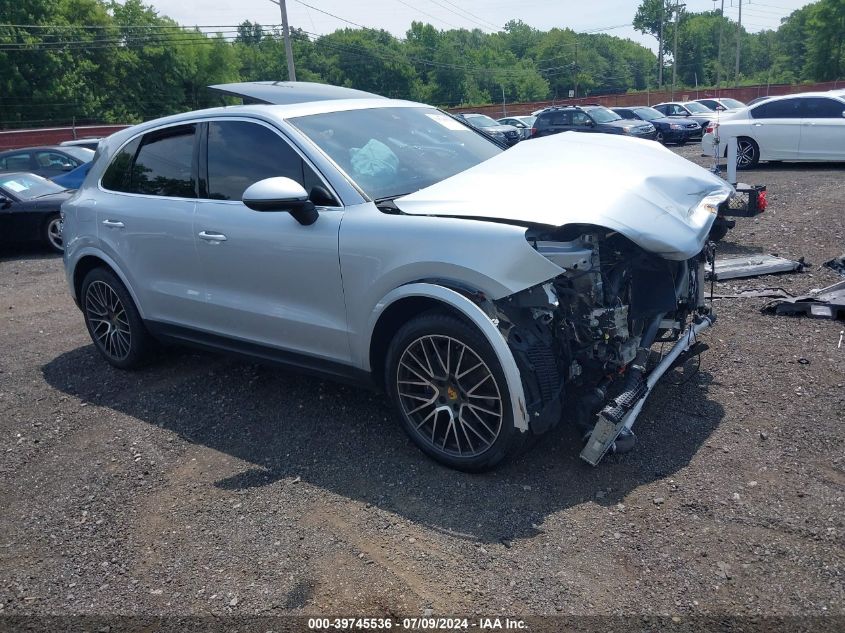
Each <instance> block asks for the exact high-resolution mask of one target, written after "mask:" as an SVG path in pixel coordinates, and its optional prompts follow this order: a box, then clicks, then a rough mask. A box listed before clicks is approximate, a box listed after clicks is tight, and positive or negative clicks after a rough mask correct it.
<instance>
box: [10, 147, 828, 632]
mask: <svg viewBox="0 0 845 633" xmlns="http://www.w3.org/2000/svg"><path fill="white" fill-rule="evenodd" d="M679 151H680V153H682V154H683V155H684V156H686V157H688V158H690V159H693V160H697V161H699V162H702V163H703V161H702V159H700V158H698V157H697V154H698V146H697V144H694V145H690V146H688V147H685V148H683V149H681V150H679ZM743 177H744V179H747V180H748V181H750V182H753V183H764V184H767V185H768V187H769V201H770V208H769V210H768V211H767V212H766V213H765V214H763V215H762V216H761V217H760V218H758V219H753V220H752V219H739V220H738V222H737V224H738V226H737V228H736V229H735V230H734V231H732V232H731V233H730V234H729V235H728V237H727V238H726V240H725V241H724V243H723V244H722V246H721V250H720V252H721V253H722V254H731V253H734V254H741V253H753V252H771V253H779V254H781V255H783V256H786V257H790V258H798V257H800V256H803V257H805V258H806V259H807V261H808V262H811V263H812V264H813V266H812V267H811V268H810V269H809V270H808V271H807V272H804V273H802V274H791V275H781V276H777V277H775V276H770V277H764V278H758V279H749V280H735V281H732V282H726V283H722V284H717V287H716V292H717V293H719V292H721V293H730V292H731V291H732V290H734V289H739V288H762V287H767V286H779V287H783V288H785V289H787V290H789V291H792V292H795V293H799V292H804V291H806V290H809V289H810V288H817V287H822V286H825V285H828V284H830V283H833V282H835V281H837V280H838V279H839V278H838V277H837V276H836V275H835V274H834V273H832V272H831V271H829V270H827V269H823V268H820V267H819V264H821V263H822V262H824V261H826V260H828V259H830V258H832V257H835V256H838V255H841V254H842V252H843V250H845V220H843V217H845V216H843V200H845V168H843V167H841V166H833V165H830V166H828V165H822V166H818V165H816V166H814V165H770V166H764V167H763V168H761V169H758V170H756V171H753V172H749V173H746V174H743ZM764 302H765V300H762V299H723V300H717V302H716V303H717V311H718V314H719V322H718V323H717V327H716V328H715V329H713V330H712V331H710V332H709V333H707V334H706V336H705V339H706V342H707V343H708V344H709V345H710V346H711V349H710V350H709V351H708V352H707V353H706V354H705V356H704V360H703V362H702V367H701V372H700V374H699V375H698V376H696V377H694V378H693V379H692V380H691V381H689V382H687V383H686V384H682V385H680V386H678V385H671V384H666V383H664V384H663V385H662V386H660V387H659V388H658V389H657V391H656V393H655V394H654V396H653V397H652V399H651V400H650V401H649V403H648V404H647V405H646V407H645V409H644V412H643V415H642V417H641V418H640V421H639V422H638V424H637V427H635V428H636V431H637V433H638V436H639V439H640V442H639V444H638V446H637V449H636V450H635V451H634V452H633V453H630V454H628V455H624V456H612V457H609V458H607V459H605V460H604V462H603V463H602V464H601V465H600V466H599V467H598V468H590V467H589V466H587V465H586V464H584V463H582V462H581V461H580V460H579V459H578V450H579V448H580V445H578V443H577V438H576V437H575V435H574V433H572V432H570V431H569V430H561V431H559V432H557V433H556V434H553V435H552V436H549V437H546V438H544V441H543V442H541V443H540V444H539V445H538V446H536V447H535V448H534V449H533V450H532V451H530V452H528V453H527V454H526V455H524V456H523V457H521V458H520V459H519V460H517V461H515V462H512V463H510V464H508V465H507V466H506V467H504V468H501V469H499V470H497V471H495V472H493V473H490V474H486V475H480V476H479V475H475V476H473V475H466V474H461V473H458V472H453V471H450V470H447V469H445V468H443V467H440V466H438V465H437V464H435V463H433V462H432V461H430V460H428V459H426V458H425V457H424V456H423V455H422V453H420V452H419V451H418V450H416V449H415V448H414V447H413V445H412V444H411V443H410V441H409V440H407V439H406V438H405V436H404V435H403V433H402V431H401V429H400V428H399V427H398V425H396V424H394V423H393V421H392V419H391V414H390V411H389V409H388V406H387V404H386V402H385V400H384V399H383V398H382V397H381V396H378V395H375V394H371V393H367V392H363V391H358V390H355V389H353V388H350V387H345V386H339V385H336V384H333V383H329V382H322V381H320V380H317V379H314V378H310V377H304V376H300V375H295V374H292V373H289V372H286V371H284V370H280V369H275V368H268V367H261V366H256V365H251V364H245V363H243V362H240V361H237V360H232V359H229V358H223V357H218V356H212V355H207V354H204V353H197V352H194V351H190V350H174V351H171V352H169V353H168V354H166V355H165V356H164V357H163V358H162V359H161V360H160V362H158V363H156V364H154V365H152V366H151V367H149V368H147V369H144V370H143V371H140V372H136V373H126V372H121V371H118V370H115V369H112V368H110V367H109V366H108V365H106V363H105V362H103V361H101V360H100V358H99V357H98V356H97V355H96V353H95V351H94V348H93V346H92V344H91V342H90V340H89V338H88V335H87V333H86V331H85V327H84V325H83V321H82V316H81V314H80V313H79V311H78V310H77V309H76V307H75V306H74V305H73V303H72V301H71V299H70V297H69V295H68V293H67V291H66V287H65V281H64V276H63V270H62V262H61V259H60V258H57V257H54V256H50V255H45V254H43V253H41V252H40V251H38V250H37V249H33V248H23V247H21V248H17V249H14V250H7V251H5V252H3V253H2V254H0V319H1V321H0V323H2V325H0V455H2V457H0V507H2V511H0V614H7V615H9V614H29V613H32V614H100V615H102V614H175V615H192V614H194V615H203V614H217V615H226V614H242V615H256V614H262V615H277V614H309V615H327V614H342V615H345V614H359V615H368V616H379V615H387V614H394V615H411V616H419V615H421V614H423V613H427V612H426V611H425V610H426V609H431V610H432V612H433V613H434V614H435V615H441V614H444V615H448V614H466V615H475V614H479V615H503V614H510V615H514V614H517V615H541V614H610V615H613V614H631V613H634V614H657V615H660V614H670V615H678V616H681V617H689V616H691V615H695V614H704V615H719V616H722V615H759V614H768V615H779V616H809V615H831V614H835V615H838V616H840V617H841V616H845V607H844V606H843V605H845V547H843V538H845V439H844V438H843V422H844V421H845V413H843V412H845V344H844V345H843V346H842V348H841V349H840V348H837V343H838V342H839V340H840V331H841V330H842V329H843V323H841V322H833V321H829V320H810V319H805V318H787V317H773V316H764V315H762V314H761V313H760V311H759V308H760V307H761V306H762V305H763V303H764ZM683 377H684V376H683V375H682V374H681V372H680V371H678V372H676V373H675V374H673V375H670V376H669V378H670V380H675V381H676V382H680V380H678V379H680V378H683ZM0 628H2V627H0Z"/></svg>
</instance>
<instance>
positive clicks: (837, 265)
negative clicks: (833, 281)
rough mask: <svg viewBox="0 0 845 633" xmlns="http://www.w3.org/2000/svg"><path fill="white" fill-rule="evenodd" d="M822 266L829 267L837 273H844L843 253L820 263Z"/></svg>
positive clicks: (844, 261) (844, 260)
mask: <svg viewBox="0 0 845 633" xmlns="http://www.w3.org/2000/svg"><path fill="white" fill-rule="evenodd" d="M822 266H825V267H827V268H830V269H831V270H832V271H833V272H836V273H839V274H840V275H845V255H840V256H839V257H834V258H833V259H831V260H830V261H828V262H825V263H824V264H822Z"/></svg>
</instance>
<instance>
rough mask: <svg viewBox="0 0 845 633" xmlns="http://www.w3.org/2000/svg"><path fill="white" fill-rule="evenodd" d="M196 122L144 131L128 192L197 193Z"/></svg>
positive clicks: (186, 195) (184, 195) (180, 195)
mask: <svg viewBox="0 0 845 633" xmlns="http://www.w3.org/2000/svg"><path fill="white" fill-rule="evenodd" d="M195 135H196V125H193V124H191V125H179V126H176V127H172V128H166V129H164V130H156V131H155V132H150V133H149V134H146V135H144V138H143V140H142V141H141V148H140V149H139V150H138V155H137V156H136V158H135V162H134V164H133V166H132V169H131V173H130V178H129V190H130V192H131V193H140V194H146V195H149V196H167V197H173V198H194V197H196V179H195V177H194V173H195V172H194V153H195V152H194V141H195Z"/></svg>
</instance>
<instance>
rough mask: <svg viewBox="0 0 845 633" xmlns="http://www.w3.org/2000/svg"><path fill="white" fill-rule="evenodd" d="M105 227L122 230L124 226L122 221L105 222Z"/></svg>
mask: <svg viewBox="0 0 845 633" xmlns="http://www.w3.org/2000/svg"><path fill="white" fill-rule="evenodd" d="M103 226H108V227H110V228H113V229H122V228H123V227H124V224H123V222H121V221H120V220H103Z"/></svg>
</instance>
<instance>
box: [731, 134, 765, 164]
mask: <svg viewBox="0 0 845 633" xmlns="http://www.w3.org/2000/svg"><path fill="white" fill-rule="evenodd" d="M759 162H760V147H759V146H758V145H757V143H755V142H754V139H750V138H748V137H746V136H740V137H739V138H738V139H736V168H737V169H752V168H754V167H756V166H757V163H759Z"/></svg>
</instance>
